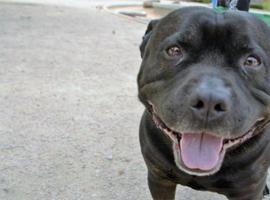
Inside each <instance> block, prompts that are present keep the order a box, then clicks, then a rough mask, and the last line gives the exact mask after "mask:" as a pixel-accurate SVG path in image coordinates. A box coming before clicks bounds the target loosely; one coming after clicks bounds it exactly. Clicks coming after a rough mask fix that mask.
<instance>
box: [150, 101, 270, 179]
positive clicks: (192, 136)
mask: <svg viewBox="0 0 270 200" xmlns="http://www.w3.org/2000/svg"><path fill="white" fill-rule="evenodd" d="M149 105H150V113H151V115H152V118H153V121H154V122H155V124H156V126H157V127H158V128H159V129H160V130H162V131H163V132H164V133H165V134H166V135H167V136H169V137H170V138H171V140H172V141H173V151H174V158H175V162H176V165H177V166H178V167H179V168H180V169H181V170H183V171H185V172H186V173H188V174H192V175H197V176H205V175H211V174H214V173H216V172H217V171H218V170H219V169H220V168H221V165H222V162H223V159H224V156H225V153H226V152H227V151H229V150H232V149H235V148H237V147H238V146H239V145H241V144H243V143H244V142H246V141H247V140H249V139H251V138H252V137H254V136H255V135H257V134H259V133H260V132H262V130H263V129H264V128H265V127H266V125H268V123H269V120H266V119H265V118H261V119H258V120H257V121H256V122H255V123H254V125H253V126H252V127H251V128H250V129H249V130H248V131H247V132H246V133H244V134H242V135H241V136H239V137H236V138H223V137H219V136H217V135H215V134H214V133H207V132H196V133H184V132H183V133H182V132H177V131H174V130H173V129H171V128H169V127H168V126H167V125H166V124H165V123H164V122H163V121H162V120H161V118H160V117H159V116H158V114H157V112H156V110H155V107H154V106H153V104H151V103H150V102H149Z"/></svg>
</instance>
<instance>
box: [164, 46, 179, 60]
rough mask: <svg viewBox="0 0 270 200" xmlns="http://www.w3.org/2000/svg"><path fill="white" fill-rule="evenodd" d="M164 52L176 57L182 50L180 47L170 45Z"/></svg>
mask: <svg viewBox="0 0 270 200" xmlns="http://www.w3.org/2000/svg"><path fill="white" fill-rule="evenodd" d="M166 53H167V54H168V55H169V56H170V57H178V56H182V50H181V48H180V47H178V46H172V47H169V48H168V49H167V50H166Z"/></svg>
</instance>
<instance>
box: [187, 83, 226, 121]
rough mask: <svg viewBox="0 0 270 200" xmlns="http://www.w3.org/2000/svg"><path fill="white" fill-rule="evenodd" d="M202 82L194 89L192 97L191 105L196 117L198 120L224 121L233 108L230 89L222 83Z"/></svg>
mask: <svg viewBox="0 0 270 200" xmlns="http://www.w3.org/2000/svg"><path fill="white" fill-rule="evenodd" d="M214 82H215V84H214V85H213V84H212V83H211V82H209V81H208V83H207V82H202V83H200V84H199V86H198V87H197V88H196V89H194V91H193V92H192V94H191V97H190V101H189V103H190V105H189V107H190V108H191V110H192V112H193V115H194V117H195V118H196V119H197V120H201V121H207V122H211V121H213V120H218V119H222V118H223V117H225V116H226V114H227V113H228V112H229V110H230V107H231V102H230V101H231V98H230V97H231V95H230V92H229V89H228V88H226V87H225V86H224V85H223V84H220V81H214Z"/></svg>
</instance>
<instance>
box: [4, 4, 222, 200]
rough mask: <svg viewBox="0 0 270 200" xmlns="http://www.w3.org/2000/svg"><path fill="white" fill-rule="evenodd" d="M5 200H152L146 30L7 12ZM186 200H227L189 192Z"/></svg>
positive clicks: (114, 22)
mask: <svg viewBox="0 0 270 200" xmlns="http://www.w3.org/2000/svg"><path fill="white" fill-rule="evenodd" d="M0 27H1V28H0V42H1V48H0V55H1V57H0V64H1V67H0V91H1V92H0V160H1V162H0V172H1V173H0V199H1V200H2V199H3V200H88V199H91V200H92V199H93V200H95V199H98V200H107V199H113V200H144V199H146V200H148V199H150V195H149V191H148V188H147V184H146V168H145V165H144V162H143V160H142V156H141V153H140V149H139V141H138V124H139V118H140V115H141V113H142V111H143V108H142V106H141V105H140V103H139V102H138V100H137V88H136V75H137V72H138V69H139V65H140V56H139V50H138V46H139V43H140V41H141V36H142V34H143V32H144V31H145V25H143V24H140V23H136V22H134V21H131V20H128V19H124V18H120V17H117V16H114V15H111V14H109V13H106V12H105V11H103V10H98V9H95V8H92V9H83V10H81V9H71V8H63V7H59V6H58V7H55V6H54V7H53V6H38V5H29V4H28V5H27V4H26V5H23V4H7V3H1V4H0ZM177 196H178V198H177V199H179V200H201V199H204V200H210V199H211V200H213V199H215V200H221V199H224V198H222V197H219V196H218V195H216V194H210V193H203V192H196V191H194V190H191V189H188V188H184V187H179V189H178V194H177Z"/></svg>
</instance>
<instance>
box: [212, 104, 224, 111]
mask: <svg viewBox="0 0 270 200" xmlns="http://www.w3.org/2000/svg"><path fill="white" fill-rule="evenodd" d="M214 109H215V111H216V112H225V111H226V108H225V105H222V104H221V103H219V104H216V105H215V108H214Z"/></svg>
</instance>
